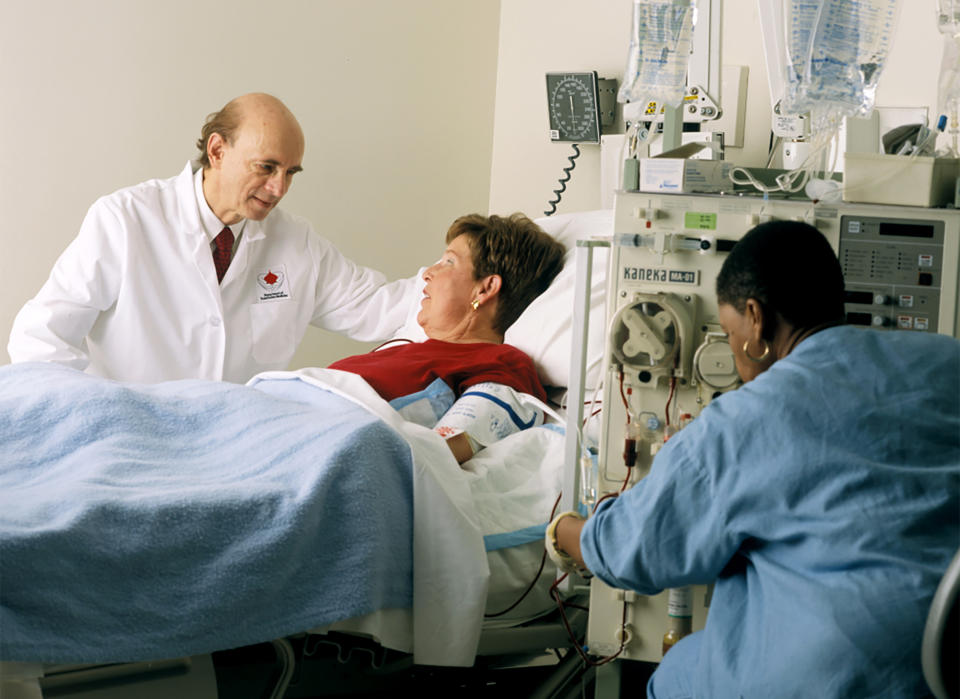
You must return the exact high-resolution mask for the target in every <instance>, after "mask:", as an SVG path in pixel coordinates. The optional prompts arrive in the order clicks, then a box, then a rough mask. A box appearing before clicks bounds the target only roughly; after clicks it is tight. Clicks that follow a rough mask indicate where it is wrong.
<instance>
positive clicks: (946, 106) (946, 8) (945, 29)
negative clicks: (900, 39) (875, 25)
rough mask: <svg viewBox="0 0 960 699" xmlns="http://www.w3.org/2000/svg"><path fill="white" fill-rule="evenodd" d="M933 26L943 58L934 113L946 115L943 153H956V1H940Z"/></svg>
mask: <svg viewBox="0 0 960 699" xmlns="http://www.w3.org/2000/svg"><path fill="white" fill-rule="evenodd" d="M937 28H938V29H939V30H940V33H941V34H943V57H942V58H941V59H940V75H939V78H938V80H937V113H938V116H939V115H943V116H944V117H946V118H947V124H946V131H947V133H948V134H949V136H950V141H951V145H950V146H949V149H948V150H947V151H946V152H945V153H944V154H945V155H949V156H951V157H954V158H955V157H958V156H960V144H958V137H960V0H940V2H939V12H938V14H937Z"/></svg>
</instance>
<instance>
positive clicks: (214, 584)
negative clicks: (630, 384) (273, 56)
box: [0, 211, 612, 697]
mask: <svg viewBox="0 0 960 699" xmlns="http://www.w3.org/2000/svg"><path fill="white" fill-rule="evenodd" d="M540 223H541V224H542V225H543V226H544V227H545V228H547V229H548V231H549V232H551V233H552V234H554V235H555V236H556V237H558V238H559V239H560V240H562V241H563V242H564V243H565V244H566V245H567V247H568V250H569V252H568V259H567V264H566V265H565V267H564V270H563V271H562V272H561V274H560V275H559V276H558V277H557V279H556V280H555V281H554V283H553V285H552V286H551V288H550V289H549V290H548V291H547V292H546V293H545V294H544V295H542V296H541V297H540V298H538V299H537V300H536V301H534V303H533V304H532V305H531V306H530V308H528V309H527V311H526V312H525V313H524V315H523V316H522V317H521V318H520V319H519V320H518V321H517V323H516V324H515V325H514V326H513V327H512V328H511V329H510V330H509V331H508V333H507V337H506V341H507V342H508V343H511V344H514V345H516V346H518V347H520V348H521V349H523V350H525V351H526V352H527V353H528V354H530V355H531V356H532V357H533V359H534V360H535V362H536V363H537V366H538V369H539V370H540V373H541V377H542V379H543V381H544V383H545V384H546V385H548V387H549V389H550V393H551V396H552V398H553V401H554V404H553V405H552V408H551V406H545V407H547V408H550V410H551V414H552V415H553V419H551V420H548V423H547V424H545V425H544V426H542V427H537V428H532V429H529V430H526V431H524V432H521V433H519V434H516V435H513V436H511V437H509V438H507V439H505V440H503V441H501V442H499V443H497V444H494V445H492V446H491V447H489V448H487V449H485V450H483V451H482V452H480V453H479V454H478V455H477V456H476V457H475V458H474V459H472V460H471V461H469V462H467V463H466V464H464V465H463V467H462V468H461V467H460V466H458V465H457V464H456V462H455V461H454V460H453V458H452V456H451V455H450V453H449V451H448V450H447V448H446V445H445V444H444V442H443V441H442V439H441V438H439V437H438V436H437V435H435V434H434V433H433V432H432V430H429V429H427V428H424V427H421V426H419V425H416V424H413V423H410V422H407V421H405V420H403V419H402V417H401V416H400V415H399V414H398V413H397V412H396V411H395V410H393V409H392V408H391V407H390V406H389V405H388V404H387V403H385V402H384V401H383V400H382V399H380V398H379V396H377V395H376V394H375V393H374V392H373V391H372V389H370V387H369V386H368V385H367V384H366V383H365V382H364V381H363V380H362V379H360V378H359V377H357V376H354V375H349V374H344V373H341V372H335V371H330V370H323V369H305V370H300V371H296V372H270V373H268V374H262V375H259V376H258V377H256V378H255V379H254V380H253V381H251V382H250V384H248V385H247V386H244V387H241V386H233V385H228V384H216V383H211V382H173V383H170V384H164V385H161V386H157V387H146V386H130V385H121V384H116V383H113V382H107V381H102V380H97V379H92V378H91V377H88V376H86V375H84V374H80V373H78V372H75V371H72V370H67V369H64V368H61V367H58V366H55V365H49V364H29V365H16V366H10V367H0V411H2V413H3V414H2V417H0V443H3V444H4V445H5V449H6V455H4V456H0V462H4V463H5V464H6V465H4V466H3V467H2V468H0V493H3V495H0V500H2V501H3V506H2V508H0V575H2V579H0V584H2V587H0V592H2V597H3V609H2V615H3V616H2V618H0V661H2V662H3V665H2V666H0V679H2V680H3V683H4V684H3V687H4V690H5V691H4V696H41V693H40V692H41V688H42V687H46V688H47V689H48V690H50V689H55V688H56V685H58V684H60V685H66V684H69V683H70V682H71V681H76V680H78V678H79V679H80V680H81V681H82V682H87V681H91V682H94V683H96V682H100V681H101V679H102V678H104V677H112V678H114V679H112V680H110V682H113V681H114V680H115V678H116V677H117V676H118V675H126V676H128V677H129V678H130V679H131V681H137V682H140V681H141V680H143V679H144V678H149V679H151V680H156V681H157V682H160V681H163V682H167V683H168V684H167V685H165V688H164V689H163V690H158V691H161V692H162V693H167V695H169V693H170V692H175V693H177V694H178V695H181V696H183V697H187V696H215V694H216V688H215V687H216V685H215V682H213V680H212V679H211V678H212V674H213V672H212V668H211V662H210V653H212V652H214V651H220V650H224V649H230V648H238V647H242V646H249V645H252V644H258V643H272V644H273V647H274V648H275V650H276V654H277V657H278V658H279V659H280V660H281V662H280V663H279V665H280V667H281V677H280V679H279V681H278V683H277V687H276V689H275V692H274V695H275V696H282V694H283V687H284V683H285V682H289V674H290V672H291V667H292V666H293V665H294V664H295V662H296V658H294V657H293V653H292V646H291V643H290V640H289V639H291V638H293V639H296V638H303V637H304V635H305V634H310V635H311V636H313V637H324V636H329V635H330V634H338V636H337V637H338V638H343V637H348V638H349V637H355V638H362V639H370V640H371V641H373V642H375V643H377V644H379V645H380V646H382V647H383V648H385V649H388V650H390V651H395V652H400V653H404V654H409V660H410V662H412V663H416V664H420V665H426V666H448V667H469V666H471V665H472V664H474V662H475V660H476V656H477V654H478V653H480V654H481V655H498V654H501V652H502V653H521V652H527V653H528V652H530V650H531V649H532V648H536V647H538V646H539V647H541V648H550V647H558V646H560V645H563V646H569V645H570V644H571V643H573V642H574V641H572V640H571V639H570V634H569V632H568V631H567V629H566V628H565V627H563V626H562V625H561V624H560V623H559V622H557V621H555V620H551V621H550V622H549V623H546V624H541V625H538V623H539V622H537V620H538V619H541V618H543V616H544V615H545V614H548V613H549V612H551V610H553V609H555V607H556V605H555V602H554V600H553V598H552V597H551V595H550V593H549V588H550V586H551V584H552V582H553V580H554V577H555V571H554V569H553V568H552V566H551V565H550V563H549V561H546V565H545V566H543V570H542V572H540V573H539V575H538V570H539V569H540V567H541V565H542V561H543V558H542V551H543V546H542V537H543V529H544V526H545V524H546V522H547V521H549V518H550V515H551V512H552V510H553V508H554V507H555V506H556V502H557V498H558V495H559V492H560V487H561V485H560V481H561V475H562V463H563V455H562V450H563V442H564V436H563V424H562V423H563V419H564V416H563V401H564V392H565V387H566V385H567V383H568V371H569V365H570V346H571V343H570V333H571V313H570V308H571V305H572V303H573V293H574V278H575V270H574V265H573V248H574V245H573V241H574V240H575V238H577V237H583V236H588V235H591V234H609V232H610V227H611V226H612V212H609V211H600V212H591V213H587V214H579V215H567V216H557V217H553V218H551V219H545V220H541V221H540ZM605 264H606V263H605V261H603V260H599V259H598V260H597V271H598V276H597V282H596V288H595V290H594V293H595V294H596V300H597V303H601V302H602V296H603V292H604V281H603V273H602V271H603V269H604V268H605ZM417 305H418V304H417ZM415 314H416V308H413V309H411V314H410V322H408V324H407V326H405V328H404V329H402V330H401V332H400V333H399V335H400V336H401V337H408V338H409V339H419V337H418V336H417V333H418V332H419V331H420V329H419V326H416V325H415ZM531 400H532V399H531ZM24 426H26V427H27V429H23V428H24ZM534 580H536V582H535V583H533V581H534ZM531 583H533V584H532V585H531ZM528 588H530V589H529V590H528ZM567 594H572V592H571V591H569V590H568V591H567ZM518 600H519V604H516V606H512V605H514V603H516V602H517V601H518ZM508 608H510V609H509V611H507V612H506V613H501V612H503V611H504V610H507V609H508ZM493 615H496V616H493ZM571 616H572V618H573V619H574V621H573V627H574V629H576V628H577V627H578V622H579V626H581V627H582V625H583V624H582V622H583V621H584V620H583V617H584V616H585V615H584V614H582V612H581V613H573V614H572V615H571ZM511 631H512V632H511ZM574 635H575V632H574ZM170 659H175V660H170ZM177 659H178V660H177ZM572 664H573V661H572V660H571V661H570V662H568V663H567V666H568V667H567V668H566V669H564V672H565V673H567V674H569V673H570V672H571V670H570V669H569V666H571V665H572ZM285 676H286V677H285ZM41 678H42V679H41ZM71 678H72V679H71ZM170 682H180V685H178V686H177V689H175V690H174V689H171V688H172V687H173V686H174V685H172V684H169V683H170ZM212 682H213V684H211V683H212ZM101 683H102V682H101ZM191 686H192V687H194V688H197V687H199V688H200V689H196V693H195V694H191V693H190V692H191V691H192V690H190V689H189V687H191ZM145 687H146V685H144V684H141V685H138V693H141V695H143V696H146V694H145V693H143V692H145V691H146V689H145ZM211 687H212V693H211ZM64 691H66V690H64V689H63V687H61V688H60V689H58V690H57V692H58V694H59V695H61V696H62V695H63V692H64Z"/></svg>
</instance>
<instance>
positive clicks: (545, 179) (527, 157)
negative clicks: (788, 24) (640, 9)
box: [490, 0, 942, 215]
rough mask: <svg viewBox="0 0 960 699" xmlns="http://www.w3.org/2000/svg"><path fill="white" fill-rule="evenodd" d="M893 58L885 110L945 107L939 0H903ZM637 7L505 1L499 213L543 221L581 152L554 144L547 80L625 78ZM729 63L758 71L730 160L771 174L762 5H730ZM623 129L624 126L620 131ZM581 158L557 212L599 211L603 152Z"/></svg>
mask: <svg viewBox="0 0 960 699" xmlns="http://www.w3.org/2000/svg"><path fill="white" fill-rule="evenodd" d="M901 5H902V8H901V12H900V17H899V23H898V26H897V30H896V33H895V36H894V40H893V46H892V49H891V53H890V58H889V61H888V64H887V67H886V69H885V71H884V73H883V74H882V76H881V79H880V84H879V86H878V89H877V104H878V105H882V106H888V107H915V106H922V105H929V106H930V107H931V109H934V108H935V105H936V103H937V99H936V97H937V93H936V85H937V74H938V72H939V69H940V53H941V50H942V38H941V36H940V34H939V33H938V31H937V28H936V14H937V2H936V0H901ZM631 10H632V2H631V0H594V1H593V2H590V3H585V2H580V1H578V0H504V1H503V3H502V8H501V14H500V60H499V64H498V68H497V105H496V115H495V118H494V141H493V171H492V176H491V186H490V210H491V211H507V210H510V211H512V210H520V211H527V212H534V213H535V214H537V215H541V212H543V211H544V210H545V209H546V208H548V207H547V202H548V201H549V200H550V199H552V198H553V197H554V194H553V190H554V189H555V188H558V187H559V185H558V184H557V180H558V178H559V177H560V176H562V174H563V171H562V169H563V168H564V167H565V166H567V164H568V161H567V156H568V155H570V154H571V153H572V152H573V151H572V149H571V147H570V145H569V144H559V143H551V142H550V139H549V136H548V134H547V130H548V124H549V122H548V118H547V107H546V87H545V84H544V74H545V73H547V72H550V71H557V70H559V71H581V70H596V71H597V72H598V73H599V74H600V77H605V78H616V79H617V81H618V82H619V81H621V80H622V77H623V69H624V65H625V63H626V58H627V48H628V44H629V38H630V18H631ZM722 49H723V63H724V64H725V65H743V66H747V67H748V68H749V76H748V79H747V109H746V112H747V116H746V124H745V129H744V145H743V147H742V148H728V149H727V159H728V160H731V161H733V162H735V163H737V164H738V165H752V166H757V167H762V166H763V165H764V164H765V163H766V157H767V147H768V143H769V138H770V106H769V105H770V99H769V88H768V86H767V73H766V67H765V65H764V55H763V44H762V40H761V34H760V19H759V11H758V9H757V1H756V0H726V2H725V3H724V6H723V37H722ZM620 130H621V132H622V126H621V129H620ZM581 151H582V154H581V156H580V158H579V159H578V160H577V165H576V167H575V169H574V170H573V172H572V179H571V181H570V182H569V183H567V190H566V192H564V194H563V199H562V200H561V203H560V204H559V206H558V207H557V212H558V213H564V212H569V211H583V210H589V209H594V208H598V207H599V206H600V194H599V161H600V153H599V146H591V145H587V146H581Z"/></svg>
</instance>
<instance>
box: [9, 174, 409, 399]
mask: <svg viewBox="0 0 960 699" xmlns="http://www.w3.org/2000/svg"><path fill="white" fill-rule="evenodd" d="M194 168H195V164H193V163H187V166H186V167H185V168H184V170H183V172H181V173H180V175H178V176H176V177H173V178H170V179H167V180H150V181H148V182H144V183H142V184H139V185H135V186H133V187H128V188H126V189H121V190H119V191H118V192H115V193H113V194H111V195H108V196H106V197H102V198H100V199H99V200H97V201H96V202H95V203H94V204H93V206H91V207H90V210H89V212H88V213H87V216H86V218H85V219H84V221H83V225H82V226H81V228H80V233H79V234H78V235H77V237H76V239H75V240H74V241H73V242H72V243H71V244H70V245H69V246H68V247H67V249H66V250H65V251H64V253H63V254H62V255H61V256H60V259H59V260H57V262H56V264H55V265H54V268H53V271H52V272H51V274H50V278H49V280H48V281H47V282H46V283H45V284H44V285H43V287H42V288H41V289H40V292H39V293H38V294H37V296H36V297H35V298H33V299H32V300H30V301H28V302H27V304H26V305H25V306H24V307H23V309H22V310H21V311H20V313H19V314H18V315H17V317H16V319H15V320H14V324H13V330H12V332H11V335H10V344H9V345H8V351H9V353H10V358H11V359H12V360H13V361H14V362H21V361H31V360H46V361H56V362H60V363H63V364H67V365H70V366H73V367H76V368H78V369H82V370H86V371H87V372H89V373H93V374H97V375H100V376H105V377H108V378H112V379H116V380H120V381H136V382H150V383H152V382H157V381H166V380H174V379H184V378H200V379H211V380H225V381H234V382H238V383H242V382H245V381H247V380H248V379H250V378H251V377H252V376H253V375H254V374H257V373H259V372H262V371H268V370H275V369H284V368H286V366H287V364H288V363H289V361H290V359H291V357H293V353H294V351H295V350H296V347H297V345H298V344H299V343H300V340H301V339H302V338H303V335H304V332H305V331H306V328H307V325H308V324H312V325H315V326H317V327H320V328H325V329H327V330H333V331H336V332H341V333H344V334H346V335H348V336H350V337H352V338H354V339H357V340H363V341H378V340H383V339H387V338H389V337H390V336H392V335H393V334H394V333H395V331H396V330H397V328H399V327H400V326H401V325H402V324H403V322H404V320H405V318H406V315H407V311H408V307H409V306H410V305H411V304H413V303H416V301H417V300H418V299H417V295H416V292H415V290H414V285H415V281H416V280H415V279H414V278H410V279H403V280H399V281H396V282H392V283H389V284H388V283H387V282H386V278H385V277H384V276H383V275H382V274H380V273H379V272H376V271H374V270H371V269H368V268H366V267H361V266H359V265H357V264H355V263H353V262H352V261H350V260H348V259H347V258H345V257H344V256H343V255H341V254H340V253H339V252H338V251H337V250H336V248H334V247H333V245H332V244H331V243H330V242H329V241H327V240H325V239H323V238H321V237H320V236H319V235H317V234H316V233H315V232H314V231H313V229H312V228H311V226H310V224H309V223H308V222H307V221H306V220H304V219H302V218H299V217H296V216H293V215H291V214H288V213H286V212H285V211H282V210H280V209H275V210H274V211H272V212H271V213H270V214H269V215H268V216H267V217H266V218H265V219H264V220H263V221H259V222H258V221H251V220H248V221H247V222H246V223H245V225H244V230H243V236H242V237H241V239H240V243H239V245H238V247H237V250H236V252H235V254H234V257H233V260H232V262H231V263H230V267H229V268H228V269H227V273H226V275H225V276H224V278H223V282H222V284H218V283H217V276H216V271H215V269H214V265H213V258H212V255H211V252H210V240H209V238H208V237H207V235H206V234H205V233H204V230H203V226H202V224H201V222H200V214H199V208H198V202H197V197H196V193H195V190H194V181H193V172H194Z"/></svg>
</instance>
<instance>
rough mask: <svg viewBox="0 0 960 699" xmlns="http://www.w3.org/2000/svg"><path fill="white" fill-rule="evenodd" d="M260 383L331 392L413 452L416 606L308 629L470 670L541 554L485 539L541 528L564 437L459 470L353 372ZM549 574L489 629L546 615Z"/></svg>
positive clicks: (438, 441) (539, 431) (528, 433)
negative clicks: (364, 638) (349, 635)
mask: <svg viewBox="0 0 960 699" xmlns="http://www.w3.org/2000/svg"><path fill="white" fill-rule="evenodd" d="M258 378H263V379H284V378H288V379H300V380H302V381H305V382H308V383H310V384H313V385H315V386H319V387H321V388H325V389H327V390H330V391H332V392H335V393H337V394H338V395H341V396H343V397H345V398H347V399H349V400H351V401H353V402H355V403H357V404H358V405H360V406H362V407H363V408H365V409H366V410H368V411H370V412H371V413H372V414H374V415H376V416H378V417H379V418H380V419H382V420H383V421H384V422H386V423H387V424H388V425H389V426H391V427H392V428H393V429H394V430H396V431H397V432H398V433H399V434H400V435H401V436H402V437H403V438H404V439H405V440H406V441H407V442H408V444H410V447H411V450H412V455H413V463H414V479H413V482H414V534H413V538H414V541H413V556H414V576H413V577H414V580H413V608H412V609H410V610H404V609H388V610H379V611H377V612H374V613H372V614H369V615H366V616H364V617H359V618H356V619H348V620H345V621H342V622H338V623H336V624H332V625H330V626H327V627H324V628H323V629H315V630H314V631H318V632H325V631H330V630H339V631H346V632H353V633H362V634H365V635H368V636H370V637H372V638H374V639H376V640H377V641H378V642H379V643H381V644H382V645H384V646H385V647H387V648H393V649H395V650H400V651H403V652H411V653H413V656H414V661H415V662H416V663H419V664H426V665H448V666H469V665H472V664H473V662H474V658H475V655H476V650H477V646H478V643H479V639H480V633H481V630H482V627H483V625H484V614H485V612H486V613H492V612H496V611H501V610H503V609H505V608H506V607H507V606H509V605H510V604H511V603H512V602H513V601H514V600H516V599H517V598H518V597H519V596H520V594H521V593H522V592H523V590H524V589H525V588H526V587H527V585H529V583H530V581H531V580H532V579H533V577H534V575H535V573H536V570H537V568H538V567H539V563H540V558H541V553H542V549H543V547H542V543H541V541H542V540H540V541H532V542H531V543H527V544H524V545H519V546H511V547H509V548H502V549H499V550H494V551H489V552H488V551H487V550H486V545H485V542H484V537H485V536H487V537H497V536H498V535H503V534H506V533H511V532H514V533H515V532H524V531H526V534H527V537H528V539H529V537H530V536H536V534H535V532H536V530H537V527H538V526H542V525H543V524H545V523H546V521H547V520H548V519H549V516H550V511H551V508H552V507H553V503H554V501H555V500H556V498H557V496H558V495H559V492H560V491H559V488H560V479H561V473H562V463H563V459H562V448H563V436H562V434H561V433H560V432H558V431H555V430H553V429H550V428H534V429H530V430H525V431H524V432H520V433H518V434H514V435H511V436H510V437H508V438H507V439H505V440H502V441H500V442H497V443H495V444H493V445H491V446H490V447H488V448H487V449H484V450H482V451H481V452H479V453H478V455H477V456H476V457H474V458H473V459H471V460H470V461H469V462H467V463H465V464H463V466H461V465H459V464H457V462H456V460H455V459H454V458H453V456H452V454H451V453H450V450H449V448H448V447H447V445H446V443H445V441H444V440H443V438H442V437H440V436H439V435H438V434H436V433H435V432H434V431H433V430H431V429H429V428H426V427H422V426H420V425H416V424H414V423H411V422H407V421H406V420H404V419H403V418H402V417H401V416H400V414H399V413H397V412H396V411H395V410H394V409H393V408H392V407H390V405H389V404H388V403H387V402H386V401H384V400H383V399H382V398H381V397H380V396H379V395H378V394H377V393H376V392H375V391H374V390H373V389H372V388H371V387H370V386H369V385H368V384H367V383H366V382H365V381H364V380H363V379H362V378H361V377H359V376H357V375H355V374H350V373H346V372H341V371H336V370H331V369H318V368H308V369H301V370H298V371H292V372H267V373H264V374H260V375H258V376H257V377H254V379H252V380H251V381H256V380H257V379H258ZM530 400H531V401H535V399H533V398H530ZM535 402H536V401H535ZM543 407H546V406H543ZM358 467H362V465H359V464H358ZM531 532H533V534H531ZM521 540H522V535H521ZM554 576H555V569H554V568H553V566H552V565H551V564H550V562H549V561H548V562H547V566H546V568H545V569H544V571H543V573H542V574H541V576H540V578H539V580H538V584H537V585H536V586H535V587H534V590H533V591H532V592H531V593H530V595H529V596H528V597H527V598H526V599H524V601H523V603H521V604H520V605H518V606H517V607H516V609H514V610H512V611H511V612H510V613H508V614H504V615H503V616H502V617H498V618H496V619H495V620H490V621H489V622H488V623H490V624H492V625H509V624H515V623H519V622H520V621H524V620H526V619H529V618H533V617H535V616H537V615H539V614H542V613H543V612H544V611H546V610H548V609H549V608H550V606H551V604H552V601H551V600H550V598H549V596H548V592H547V591H548V588H549V585H550V583H551V582H552V581H553V579H554Z"/></svg>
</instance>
